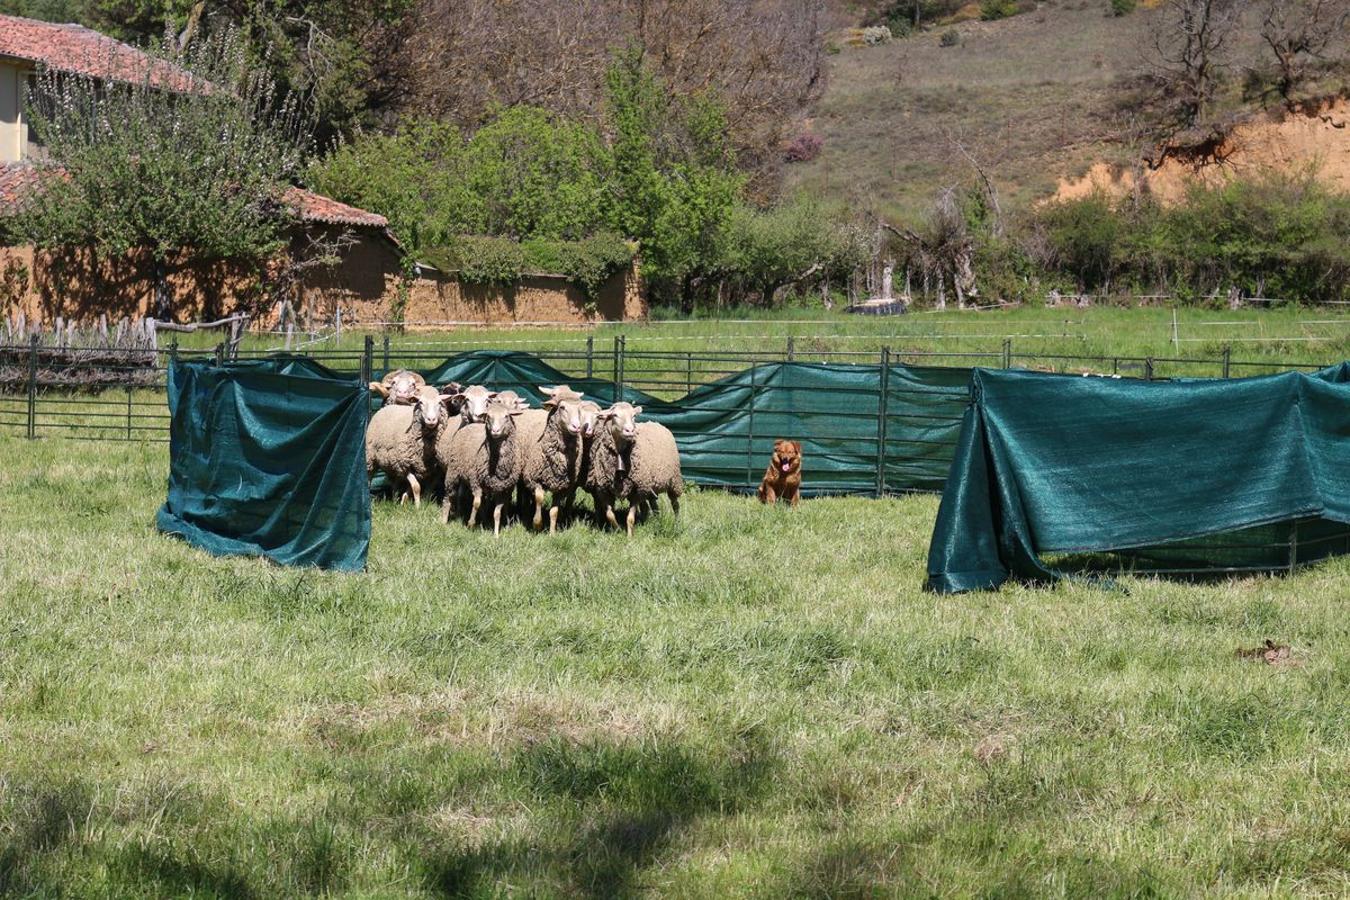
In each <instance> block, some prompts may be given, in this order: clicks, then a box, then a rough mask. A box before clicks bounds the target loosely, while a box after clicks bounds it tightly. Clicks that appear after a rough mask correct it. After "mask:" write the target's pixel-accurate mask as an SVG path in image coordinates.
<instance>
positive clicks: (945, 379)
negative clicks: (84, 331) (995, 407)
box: [0, 336, 1319, 495]
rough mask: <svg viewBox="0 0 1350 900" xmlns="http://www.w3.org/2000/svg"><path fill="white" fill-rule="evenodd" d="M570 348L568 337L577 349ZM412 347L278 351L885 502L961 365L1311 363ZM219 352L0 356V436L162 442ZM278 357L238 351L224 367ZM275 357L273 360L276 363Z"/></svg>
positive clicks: (703, 476)
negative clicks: (799, 467) (614, 412)
mask: <svg viewBox="0 0 1350 900" xmlns="http://www.w3.org/2000/svg"><path fill="white" fill-rule="evenodd" d="M578 343H580V342H578ZM451 346H454V347H455V348H456V349H458V348H459V347H460V346H462V345H448V344H447V345H445V347H444V348H443V349H438V348H437V346H436V345H435V344H434V343H419V344H418V345H417V346H416V347H415V348H398V347H394V346H391V343H390V341H389V339H388V337H385V338H384V339H383V340H377V339H375V338H367V339H366V341H365V348H364V350H362V351H331V350H330V351H321V350H314V351H311V352H308V353H306V352H300V353H293V354H290V356H291V357H292V358H295V359H297V360H301V359H303V360H308V361H309V362H311V363H314V364H317V365H320V366H322V367H323V368H324V369H325V370H327V371H331V372H334V373H337V374H341V375H345V376H350V377H353V378H357V377H368V376H370V375H373V376H375V377H378V376H379V375H380V374H382V373H383V372H384V371H386V370H388V369H392V368H410V369H416V370H419V371H422V372H424V373H427V374H428V375H430V376H431V377H432V379H433V380H437V381H441V382H448V381H451V380H454V381H460V382H461V383H470V382H473V383H484V384H488V385H490V386H493V387H496V388H498V389H507V388H511V389H515V390H518V391H520V390H523V391H526V392H528V393H531V394H532V395H533V396H535V397H536V398H538V397H540V396H541V395H539V394H538V392H537V391H536V390H535V389H536V388H537V387H538V386H540V385H541V384H550V383H554V382H556V381H565V382H567V383H569V384H571V385H572V386H573V387H576V388H578V389H580V390H583V391H584V392H585V393H587V394H589V395H590V396H592V397H593V398H595V399H596V400H598V401H600V402H612V401H613V400H615V399H625V400H629V401H630V402H634V403H639V404H642V405H643V406H644V409H645V414H646V415H647V416H648V417H650V418H654V419H656V420H658V421H662V422H665V423H666V424H667V425H669V427H671V429H672V431H674V432H675V433H676V436H677V439H678V440H679V442H680V446H681V452H682V454H683V455H684V460H685V470H686V473H687V476H688V478H689V480H690V481H692V482H694V483H697V484H704V485H711V486H717V487H721V488H728V489H734V490H750V489H753V488H754V487H755V486H756V485H757V484H758V481H759V477H760V475H761V474H762V466H763V464H764V459H765V458H767V450H768V448H769V446H770V445H771V443H772V441H773V439H775V438H778V437H792V438H796V439H799V440H802V441H803V443H804V444H805V451H806V454H807V459H808V470H807V485H808V488H809V492H810V493H816V494H821V493H850V494H873V495H882V494H891V493H903V492H908V491H937V490H941V489H942V486H943V482H944V480H945V478H946V475H947V469H948V467H949V465H950V461H951V457H952V452H953V448H954V447H955V443H956V436H957V431H958V430H959V427H960V420H961V416H962V413H963V411H964V409H965V406H966V404H967V403H968V384H969V380H970V371H971V368H972V367H975V366H979V367H984V368H1002V369H1009V368H1026V369H1039V370H1048V371H1068V372H1080V371H1082V372H1088V371H1090V372H1094V373H1097V374H1101V375H1114V376H1121V377H1128V378H1140V379H1145V380H1156V379H1170V378H1187V377H1219V378H1229V377H1241V376H1247V375H1260V374H1269V373H1271V372H1276V371H1281V370H1290V369H1304V370H1311V369H1316V368H1319V366H1316V365H1301V364H1300V365H1292V364H1291V365H1285V364H1281V363H1275V362H1247V361H1240V360H1235V359H1232V358H1231V354H1230V353H1229V352H1228V351H1227V350H1225V352H1224V353H1223V355H1222V356H1220V357H1215V358H1206V359H1200V358H1164V357H1125V356H1084V355H1072V354H1041V353H1036V354H1023V353H1018V352H1017V351H1016V348H1015V347H1014V343H1013V341H1012V339H1011V338H1008V339H1004V340H1003V342H1002V345H1001V346H1000V347H998V348H997V349H996V350H992V351H962V352H931V351H925V352H913V351H904V352H896V351H892V350H890V349H887V348H883V349H881V350H880V351H878V352H872V351H838V350H835V351H819V350H814V349H811V348H809V347H802V348H799V347H797V346H796V345H795V344H794V341H793V339H791V338H789V339H787V341H786V342H785V344H784V346H783V347H782V348H781V349H780V350H774V351H768V350H760V351H739V352H729V351H718V352H697V351H685V352H681V351H668V350H660V351H651V350H630V349H628V347H627V346H626V340H625V338H624V337H623V336H618V337H616V338H615V339H614V340H613V341H612V342H606V343H605V344H603V345H602V344H600V343H599V342H597V341H595V340H594V338H587V339H586V340H585V342H584V346H576V345H574V346H573V347H571V348H567V349H562V348H559V349H541V348H537V347H535V348H532V350H533V352H531V353H509V352H501V351H494V350H467V351H462V352H457V353H454V354H450V353H448V352H447V351H448V350H449V349H450V348H451ZM227 355H228V353H227V350H226V345H225V344H221V345H219V346H217V347H216V348H215V349H214V350H191V351H189V350H186V349H182V350H180V349H179V348H178V347H177V346H176V345H174V346H170V347H161V348H154V349H144V348H143V349H136V350H116V349H101V350H97V351H94V350H75V349H72V348H69V347H45V346H42V344H41V343H40V342H39V340H38V339H37V338H33V339H31V340H30V341H29V342H28V343H27V344H26V345H9V346H0V433H8V434H22V435H26V436H28V437H30V438H37V437H47V436H67V437H75V438H90V439H97V440H152V441H166V440H168V435H169V414H168V409H167V406H166V403H165V397H164V390H165V373H166V369H167V367H168V364H169V362H170V360H171V359H173V358H175V357H177V358H183V359H211V358H213V357H214V358H215V359H216V360H217V361H224V360H225V358H226V357H227ZM277 355H278V354H275V353H273V354H266V353H261V352H252V353H251V352H247V351H245V352H238V353H237V354H236V358H237V359H240V360H245V359H261V358H275V357H276V356H277ZM283 355H284V354H283Z"/></svg>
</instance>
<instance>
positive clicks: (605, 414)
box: [595, 409, 614, 421]
mask: <svg viewBox="0 0 1350 900" xmlns="http://www.w3.org/2000/svg"><path fill="white" fill-rule="evenodd" d="M595 418H596V421H599V420H600V419H612V418H614V410H613V409H602V410H600V411H599V412H598V413H596V414H595Z"/></svg>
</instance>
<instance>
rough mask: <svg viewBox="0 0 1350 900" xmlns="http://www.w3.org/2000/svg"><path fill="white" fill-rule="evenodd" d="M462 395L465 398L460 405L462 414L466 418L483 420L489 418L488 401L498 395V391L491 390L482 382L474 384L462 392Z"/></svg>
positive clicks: (467, 419)
mask: <svg viewBox="0 0 1350 900" xmlns="http://www.w3.org/2000/svg"><path fill="white" fill-rule="evenodd" d="M461 396H462V397H463V398H464V400H463V405H462V406H461V407H460V415H462V416H464V420H465V421H466V422H482V421H485V420H486V418H487V408H488V403H489V402H491V401H492V398H493V397H496V396H497V392H496V391H490V390H488V389H487V388H485V387H483V386H482V385H481V384H472V385H469V386H468V387H466V388H465V389H464V390H463V391H462V392H461Z"/></svg>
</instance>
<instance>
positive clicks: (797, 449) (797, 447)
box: [790, 441, 802, 456]
mask: <svg viewBox="0 0 1350 900" xmlns="http://www.w3.org/2000/svg"><path fill="white" fill-rule="evenodd" d="M790 443H791V444H792V450H793V452H794V453H796V454H797V455H798V456H801V455H802V442H801V441H791V442H790Z"/></svg>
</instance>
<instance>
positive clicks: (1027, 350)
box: [183, 306, 1350, 372]
mask: <svg viewBox="0 0 1350 900" xmlns="http://www.w3.org/2000/svg"><path fill="white" fill-rule="evenodd" d="M1174 315H1175V327H1174ZM620 335H622V336H623V337H624V338H625V341H626V347H627V350H628V351H629V352H630V353H632V352H638V353H640V352H643V351H659V352H675V353H685V352H692V353H726V352H733V351H737V352H739V351H768V352H774V353H779V354H781V353H784V352H785V351H786V347H787V340H788V338H789V337H791V338H792V339H793V341H794V352H795V354H796V356H797V358H799V359H807V360H809V359H813V358H814V359H817V360H819V359H821V358H823V357H822V354H830V353H838V352H841V351H843V352H849V351H866V352H869V353H875V352H876V351H878V350H880V349H881V348H882V347H890V348H891V350H892V351H893V352H894V353H896V354H898V355H900V356H902V357H903V356H906V355H910V356H911V357H912V358H913V359H914V360H915V361H922V360H923V359H924V358H925V354H949V355H947V356H940V357H938V358H937V359H935V360H934V361H935V362H938V363H940V364H945V365H973V364H998V363H997V362H996V360H997V358H998V357H999V356H1000V355H1001V354H1002V351H1003V342H1004V340H1005V339H1007V340H1009V341H1010V342H1011V344H1010V347H1011V350H1012V352H1013V353H1014V354H1015V355H1017V356H1022V357H1025V358H1026V359H1025V362H1026V363H1028V364H1038V363H1040V364H1046V365H1050V366H1053V364H1054V360H1053V359H1046V358H1038V357H1039V356H1041V355H1052V354H1071V355H1076V356H1093V357H1101V358H1105V359H1108V360H1109V358H1110V357H1113V356H1122V357H1138V358H1143V357H1149V356H1152V357H1158V358H1174V357H1175V358H1208V359H1218V358H1219V357H1220V356H1222V354H1223V350H1224V347H1225V346H1227V347H1229V348H1230V349H1231V353H1232V358H1233V359H1234V360H1255V361H1264V362H1280V363H1292V362H1304V363H1319V364H1320V363H1323V362H1326V361H1332V360H1340V359H1343V358H1346V357H1347V356H1350V315H1347V314H1346V312H1344V311H1341V310H1330V309H1326V308H1317V309H1309V308H1299V307H1292V306H1291V307H1280V308H1275V309H1266V310H1254V309H1244V310H1237V311H1230V310H1207V309H1198V308H1186V309H1178V310H1175V311H1174V310H1172V309H1170V308H1164V307H1144V308H1132V309H1126V308H1119V307H1111V306H1097V307H1089V308H1085V309H1078V308H1071V307H1059V308H1046V307H1033V306H1023V307H1018V308H1009V309H999V310H981V311H969V310H968V311H959V310H948V311H945V312H933V311H916V312H914V313H911V314H909V315H904V316H888V317H863V316H852V315H847V314H844V313H842V312H839V311H834V312H826V311H824V310H822V309H819V308H816V309H798V310H776V311H771V312H767V313H763V314H761V315H759V316H756V317H752V318H735V319H693V320H683V321H660V320H657V321H653V322H651V323H624V324H612V325H600V326H596V327H594V328H589V329H579V328H574V329H561V328H547V327H541V328H460V329H455V330H448V331H417V330H410V331H408V332H406V333H390V334H389V340H390V347H391V357H390V362H391V365H400V364H405V363H422V364H424V363H425V362H426V359H425V357H438V356H441V355H444V354H448V353H454V352H458V351H461V350H469V349H478V348H492V349H511V350H522V351H526V352H537V353H546V352H548V351H551V350H566V351H569V352H572V353H584V351H585V348H586V341H587V338H588V337H590V338H591V339H592V341H593V344H594V349H595V354H596V358H597V360H598V361H604V360H608V359H609V358H610V357H611V356H612V352H613V347H614V338H615V337H616V336H620ZM186 337H188V338H191V339H193V340H192V343H188V342H187V341H184V343H183V346H185V347H186V346H198V347H208V346H211V345H212V344H213V343H214V342H215V341H218V340H219V337H213V336H211V335H207V334H199V335H189V336H186ZM364 339H365V333H364V332H362V331H360V330H352V329H348V330H344V332H343V334H342V336H341V339H340V340H338V339H337V338H336V336H335V335H334V334H333V332H332V331H331V330H329V331H326V332H324V334H323V336H322V337H321V338H320V339H319V340H316V341H314V342H312V343H308V344H307V345H306V346H304V347H303V348H301V349H303V350H304V351H306V352H312V353H315V354H317V355H323V354H329V353H333V352H335V351H336V352H340V353H352V352H359V351H360V350H361V347H362V345H363V342H364ZM383 339H384V334H383V333H376V334H375V346H376V353H377V356H379V355H380V354H381V353H382V349H383ZM283 346H284V339H283V338H282V337H281V336H279V335H276V334H255V335H250V336H249V337H248V338H247V339H246V342H245V344H244V349H246V350H273V349H279V348H281V347H283ZM298 346H299V342H298V341H297V347H298ZM962 354H968V355H966V356H962ZM969 354H977V355H969ZM978 354H982V355H983V357H981V356H980V355H978ZM415 355H421V356H422V357H423V358H422V359H418V358H416V357H415ZM991 361H993V362H992V363H991ZM380 362H381V359H378V358H377V360H376V363H377V365H379V364H380ZM599 364H600V363H599V362H597V366H598V365H599ZM635 365H639V368H638V369H637V371H639V372H640V371H641V368H640V361H638V362H636V363H635ZM1064 365H1066V366H1068V367H1069V368H1071V369H1072V368H1074V364H1072V363H1065V364H1064ZM600 371H603V370H600Z"/></svg>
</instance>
